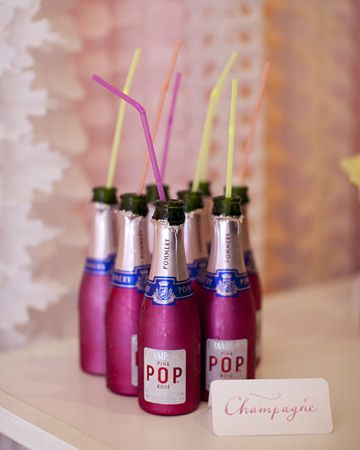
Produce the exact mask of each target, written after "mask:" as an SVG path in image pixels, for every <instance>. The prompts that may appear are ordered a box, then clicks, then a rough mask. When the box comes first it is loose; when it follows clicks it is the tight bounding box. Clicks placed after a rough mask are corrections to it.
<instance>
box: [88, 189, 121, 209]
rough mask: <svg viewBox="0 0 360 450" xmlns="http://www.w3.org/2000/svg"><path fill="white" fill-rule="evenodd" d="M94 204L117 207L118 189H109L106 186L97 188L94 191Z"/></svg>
mask: <svg viewBox="0 0 360 450" xmlns="http://www.w3.org/2000/svg"><path fill="white" fill-rule="evenodd" d="M92 201H93V202H99V203H106V204H107V205H115V204H116V203H117V198H116V188H114V187H111V188H107V187H105V186H100V187H95V188H94V189H93V198H92Z"/></svg>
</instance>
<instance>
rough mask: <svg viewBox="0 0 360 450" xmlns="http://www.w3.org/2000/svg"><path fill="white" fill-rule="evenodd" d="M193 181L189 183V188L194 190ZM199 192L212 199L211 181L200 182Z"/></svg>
mask: <svg viewBox="0 0 360 450" xmlns="http://www.w3.org/2000/svg"><path fill="white" fill-rule="evenodd" d="M192 184H193V182H192V181H189V188H190V189H191V188H192ZM199 191H200V192H201V193H202V194H203V195H204V196H205V197H211V188H210V181H200V183H199Z"/></svg>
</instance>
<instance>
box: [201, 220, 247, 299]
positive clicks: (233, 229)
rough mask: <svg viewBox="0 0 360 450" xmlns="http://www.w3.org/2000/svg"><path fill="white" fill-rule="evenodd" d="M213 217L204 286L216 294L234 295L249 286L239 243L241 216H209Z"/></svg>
mask: <svg viewBox="0 0 360 450" xmlns="http://www.w3.org/2000/svg"><path fill="white" fill-rule="evenodd" d="M212 220H213V225H214V226H213V233H214V236H213V240H212V245H211V253H210V257H209V262H208V268H207V274H206V281H205V285H204V287H205V288H206V289H209V290H212V291H216V293H217V294H218V295H219V296H223V297H233V296H236V295H237V293H238V292H239V291H241V290H244V289H249V287H250V283H249V277H248V275H247V273H246V270H245V263H244V258H243V249H242V243H241V219H240V218H239V217H224V216H212Z"/></svg>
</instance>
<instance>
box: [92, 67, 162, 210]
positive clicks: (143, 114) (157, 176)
mask: <svg viewBox="0 0 360 450" xmlns="http://www.w3.org/2000/svg"><path fill="white" fill-rule="evenodd" d="M92 79H93V80H94V81H96V82H97V83H99V84H100V85H101V86H102V87H104V88H105V89H107V90H108V91H110V92H111V93H112V94H114V95H116V96H117V97H120V98H121V99H123V100H125V101H126V103H129V104H130V105H131V106H133V107H134V108H135V109H137V111H138V112H139V114H140V118H141V122H142V125H143V128H144V133H145V139H146V144H147V147H148V150H149V155H150V160H151V164H152V168H153V171H154V177H155V182H156V187H157V191H158V195H159V198H160V200H163V201H165V200H166V197H165V192H164V186H163V183H162V179H161V174H160V171H159V166H158V164H157V161H156V154H155V149H154V145H153V141H152V138H151V133H150V128H149V123H148V120H147V116H146V111H145V108H144V107H143V106H142V105H141V104H140V103H139V102H137V101H136V100H134V99H133V98H131V97H129V96H128V95H126V94H124V93H123V92H121V91H120V90H119V89H117V88H116V87H115V86H113V85H112V84H110V83H108V82H107V81H105V80H104V79H102V78H101V77H99V76H98V75H93V76H92Z"/></svg>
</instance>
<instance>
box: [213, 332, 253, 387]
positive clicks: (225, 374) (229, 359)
mask: <svg viewBox="0 0 360 450" xmlns="http://www.w3.org/2000/svg"><path fill="white" fill-rule="evenodd" d="M247 350H248V341H247V339H236V340H220V339H207V341H206V380H205V385H206V390H207V391H208V390H209V389H210V383H211V382H212V381H214V380H244V379H246V373H247Z"/></svg>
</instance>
